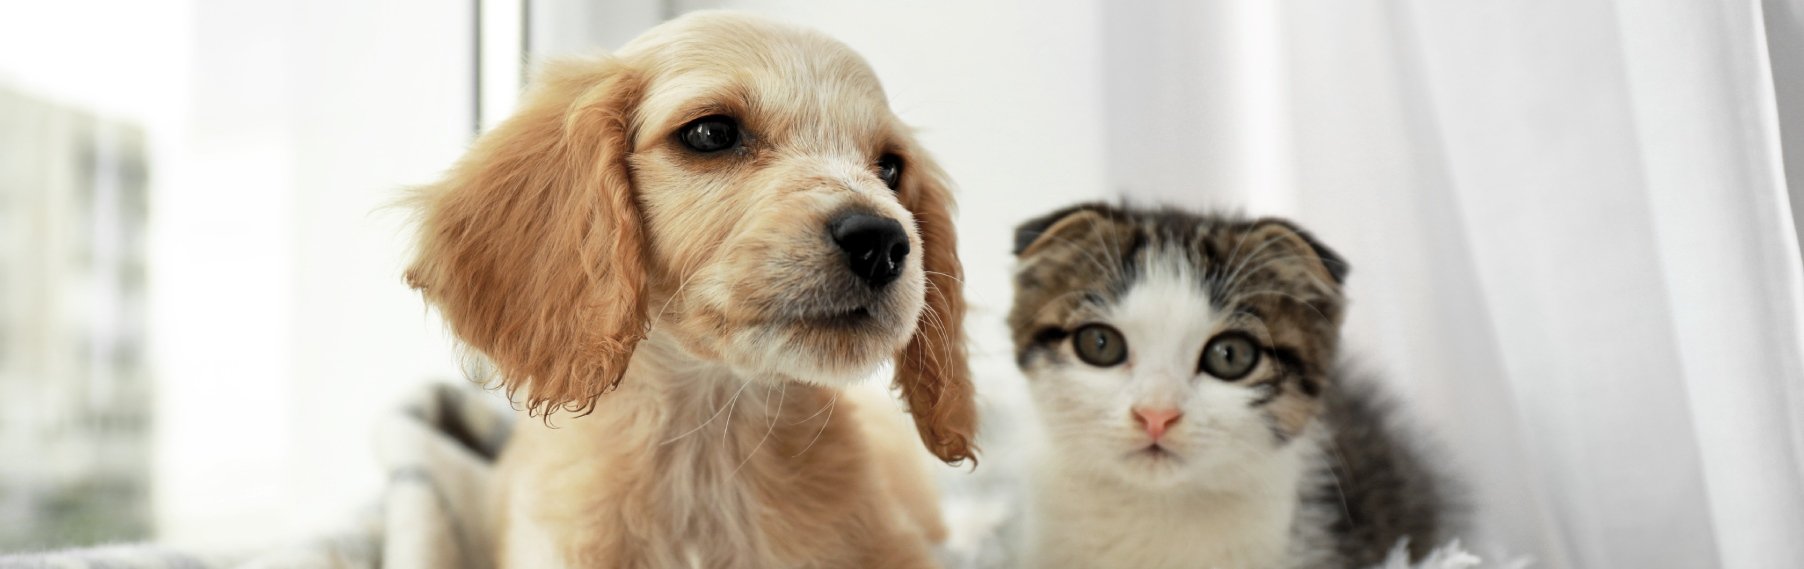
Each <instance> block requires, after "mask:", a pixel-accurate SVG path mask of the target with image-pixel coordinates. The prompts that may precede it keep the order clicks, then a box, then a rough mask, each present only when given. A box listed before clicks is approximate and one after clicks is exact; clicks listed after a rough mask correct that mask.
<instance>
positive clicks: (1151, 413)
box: [1134, 407, 1184, 441]
mask: <svg viewBox="0 0 1804 569" xmlns="http://www.w3.org/2000/svg"><path fill="white" fill-rule="evenodd" d="M1183 416H1184V412H1183V411H1179V410H1177V409H1176V408H1173V407H1165V408H1160V409H1148V408H1146V407H1135V408H1134V420H1136V421H1139V422H1140V426H1141V427H1143V428H1145V429H1146V434H1147V436H1150V437H1152V438H1153V440H1155V441H1156V440H1159V437H1163V436H1165V429H1167V428H1170V427H1171V425H1172V424H1173V423H1177V422H1178V418H1180V417H1183Z"/></svg>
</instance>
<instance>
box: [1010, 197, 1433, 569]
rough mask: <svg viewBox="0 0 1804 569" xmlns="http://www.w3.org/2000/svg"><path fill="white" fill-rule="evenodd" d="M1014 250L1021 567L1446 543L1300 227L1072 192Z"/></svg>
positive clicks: (1335, 271) (1214, 567) (1207, 560)
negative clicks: (1024, 433) (1030, 435)
mask: <svg viewBox="0 0 1804 569" xmlns="http://www.w3.org/2000/svg"><path fill="white" fill-rule="evenodd" d="M1016 254H1017V255H1018V256H1019V258H1020V266H1019V267H1018V269H1017V273H1016V303H1015V307H1014V310H1013V311H1012V312H1011V314H1010V317H1009V323H1010V326H1011V327H1012V328H1013V331H1014V338H1015V347H1016V356H1017V361H1018V363H1019V364H1020V365H1021V367H1022V369H1023V370H1024V371H1026V372H1027V375H1028V377H1029V384H1030V386H1029V387H1030V392H1031V393H1032V394H1033V398H1034V402H1035V406H1036V408H1037V409H1038V410H1039V412H1040V414H1041V417H1042V422H1043V423H1044V425H1045V427H1046V433H1047V445H1048V446H1047V450H1048V452H1046V453H1043V455H1044V456H1043V457H1042V460H1041V461H1040V463H1039V465H1038V468H1037V470H1036V473H1035V477H1034V482H1033V490H1032V491H1031V497H1030V500H1029V503H1030V505H1029V519H1028V522H1027V524H1028V527H1027V534H1028V540H1029V543H1028V544H1027V551H1028V552H1029V553H1028V554H1029V556H1030V557H1029V559H1027V561H1028V564H1027V565H1025V566H1028V567H1045V568H1057V567H1136V568H1159V567H1172V568H1179V567H1183V568H1190V567H1198V568H1211V569H1279V568H1283V569H1327V568H1336V569H1339V568H1349V567H1363V566H1366V565H1368V564H1373V563H1377V562H1379V561H1381V560H1383V559H1384V558H1385V555H1386V553H1388V552H1389V551H1390V550H1391V549H1392V548H1393V546H1395V545H1396V544H1397V543H1398V541H1399V540H1402V539H1406V538H1407V539H1408V540H1410V542H1411V544H1412V547H1411V549H1412V553H1414V554H1415V555H1416V556H1418V557H1419V556H1421V555H1423V554H1424V553H1426V551H1427V550H1428V549H1430V548H1431V547H1432V546H1433V545H1435V544H1437V543H1439V542H1440V541H1441V540H1442V539H1445V538H1447V537H1450V535H1449V534H1450V531H1449V528H1448V526H1449V525H1450V524H1449V517H1450V516H1449V512H1450V510H1451V509H1452V508H1451V507H1450V506H1449V503H1450V502H1451V500H1449V499H1448V498H1449V494H1450V492H1449V490H1448V487H1447V483H1446V481H1445V480H1444V477H1442V476H1439V475H1438V474H1437V473H1436V472H1434V471H1433V469H1431V468H1429V467H1428V466H1427V463H1426V462H1425V461H1424V460H1423V453H1422V452H1421V451H1420V450H1419V449H1417V448H1416V446H1415V445H1414V444H1413V443H1412V439H1411V438H1410V437H1408V436H1407V435H1406V434H1405V433H1404V430H1403V429H1400V428H1399V426H1398V425H1396V424H1395V422H1396V420H1397V419H1396V415H1397V413H1395V412H1393V410H1392V405H1391V404H1390V403H1388V400H1386V399H1385V398H1384V397H1383V396H1382V395H1381V394H1380V393H1379V392H1378V390H1377V385H1376V383H1375V382H1373V381H1369V380H1366V379H1363V378H1361V377H1359V376H1358V375H1357V374H1354V373H1350V372H1349V370H1348V367H1347V366H1346V365H1344V364H1343V363H1342V362H1341V359H1340V356H1339V354H1338V350H1337V348H1338V345H1339V326H1340V321H1341V315H1342V314H1343V312H1344V307H1345V299H1344V298H1343V297H1342V296H1341V281H1342V279H1343V278H1344V277H1345V275H1346V265H1345V262H1344V261H1342V260H1341V259H1340V258H1339V257H1338V256H1337V255H1335V254H1334V253H1333V252H1332V251H1331V250H1329V249H1328V248H1326V247H1324V246H1322V245H1321V244H1320V243H1319V242H1316V241H1315V240H1314V239H1313V238H1312V237H1310V236H1309V235H1308V234H1307V233H1305V232H1303V231H1301V230H1300V229H1298V228H1296V227H1295V226H1294V225H1291V224H1289V223H1287V222H1283V221H1279V220H1269V219H1266V220H1243V219H1238V218H1231V217H1219V216H1198V215H1191V214H1187V213H1183V212H1178V211H1175V210H1134V209H1125V208H1116V207H1111V206H1105V205H1097V204H1087V205H1083V206H1078V207H1074V208H1069V209H1066V210H1062V211H1059V212H1055V213H1053V214H1051V215H1048V216H1045V217H1042V218H1040V219H1036V220H1034V221H1031V222H1028V223H1027V224H1026V225H1024V226H1022V228H1021V229H1020V231H1019V232H1018V234H1017V239H1016ZM1081 344H1094V345H1081ZM1080 348H1082V349H1080ZM1212 350H1215V352H1211V351H1212ZM1212 353H1213V357H1214V358H1216V359H1214V360H1211V357H1212V356H1211V354H1212ZM1255 353H1256V355H1249V354H1255ZM1248 361H1251V362H1252V363H1247V362H1248ZM1224 362H1225V363H1224ZM1229 364H1237V367H1236V365H1229ZM1224 366H1226V367H1224ZM1224 378H1226V379H1224Z"/></svg>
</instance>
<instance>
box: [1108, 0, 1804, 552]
mask: <svg viewBox="0 0 1804 569" xmlns="http://www.w3.org/2000/svg"><path fill="white" fill-rule="evenodd" d="M1222 11H1223V12H1225V13H1235V11H1234V10H1232V9H1224V10H1222ZM1272 17H1274V18H1277V19H1278V21H1277V29H1279V30H1281V32H1280V33H1281V34H1282V36H1283V39H1282V41H1281V42H1280V43H1279V44H1278V45H1280V46H1281V50H1282V51H1281V53H1279V54H1278V56H1279V57H1278V60H1279V61H1281V62H1282V65H1284V66H1286V68H1287V71H1288V72H1287V74H1285V75H1284V76H1283V80H1282V81H1281V82H1279V83H1275V84H1274V85H1272V86H1271V87H1275V88H1277V89H1279V90H1280V91H1281V92H1282V93H1283V94H1284V95H1285V96H1286V101H1287V105H1285V106H1284V107H1282V108H1280V109H1276V110H1264V109H1261V108H1259V107H1257V106H1250V105H1246V104H1244V102H1243V101H1237V100H1233V99H1221V98H1213V99H1212V98H1208V97H1205V96H1201V95H1206V93H1199V94H1198V95H1199V96H1197V97H1184V96H1181V95H1178V96H1174V95H1173V94H1172V93H1165V94H1164V95H1163V96H1162V100H1167V99H1174V98H1175V99H1177V100H1186V101H1193V102H1200V103H1202V104H1216V105H1223V106H1226V107H1227V108H1225V109H1211V110H1209V111H1206V112H1201V113H1199V112H1197V111H1190V112H1189V114H1191V115H1195V114H1204V115H1209V114H1224V113H1226V114H1232V113H1255V114H1256V113H1260V112H1281V113H1285V114H1286V115H1287V116H1286V117H1283V118H1282V119H1281V120H1280V119H1274V120H1268V121H1264V122H1261V121H1257V120H1243V121H1240V122H1239V124H1280V125H1285V124H1287V125H1290V128H1289V129H1288V131H1287V137H1286V138H1285V140H1283V141H1282V143H1281V145H1280V146H1281V147H1282V149H1283V150H1284V152H1285V156H1286V159H1285V160H1281V161H1275V162H1273V165H1272V166H1270V167H1288V168H1290V169H1291V172H1289V173H1288V174H1287V175H1288V178H1286V177H1284V176H1260V175H1257V173H1251V174H1244V175H1241V176H1238V177H1237V178H1236V179H1233V180H1213V179H1210V180H1211V181H1218V182H1219V181H1226V182H1234V181H1237V180H1254V179H1278V180H1283V179H1289V180H1291V181H1292V182H1293V183H1294V185H1292V186H1289V187H1204V188H1201V189H1200V190H1190V191H1186V190H1182V189H1178V190H1173V189H1167V188H1144V187H1142V188H1133V187H1132V186H1131V185H1130V190H1129V193H1130V194H1131V195H1138V196H1143V197H1151V198H1156V199H1164V200H1171V201H1180V202H1187V203H1192V204H1196V205H1204V204H1210V203H1219V202H1221V201H1223V200H1222V199H1221V197H1220V196H1224V195H1225V196H1231V197H1234V198H1235V199H1239V198H1242V197H1244V196H1246V195H1249V194H1251V195H1254V196H1257V195H1262V194H1269V193H1273V192H1278V193H1283V194H1285V195H1286V199H1284V200H1277V201H1276V202H1273V200H1265V201H1266V202H1267V203H1280V204H1294V206H1292V207H1290V208H1288V209H1273V210H1270V211H1259V210H1257V209H1256V210H1255V212H1254V213H1275V214H1287V215H1295V216H1297V217H1299V218H1301V219H1302V221H1303V222H1304V223H1306V224H1308V225H1310V226H1312V227H1317V228H1319V232H1320V233H1321V234H1322V235H1323V236H1324V238H1325V239H1327V240H1328V241H1329V242H1330V243H1335V244H1337V245H1339V246H1340V247H1341V248H1342V249H1343V250H1344V251H1343V252H1345V253H1346V254H1347V255H1348V257H1349V258H1350V259H1351V260H1352V261H1353V264H1354V266H1355V272H1354V281H1353V283H1354V284H1353V285H1352V286H1353V295H1354V297H1355V299H1356V304H1355V308H1354V311H1353V312H1352V314H1351V316H1350V320H1349V323H1348V333H1349V335H1350V336H1352V339H1351V341H1350V342H1349V345H1350V346H1353V349H1355V350H1357V351H1358V352H1359V353H1361V354H1362V355H1364V356H1365V358H1366V359H1367V360H1368V361H1370V362H1372V363H1373V364H1374V365H1376V366H1379V367H1381V368H1383V369H1386V370H1389V371H1390V372H1391V377H1392V378H1393V379H1394V383H1395V384H1396V387H1397V389H1398V390H1399V391H1401V392H1402V393H1403V394H1404V395H1405V396H1406V397H1407V398H1408V399H1410V400H1412V402H1414V403H1416V405H1415V407H1416V409H1417V410H1418V411H1419V412H1420V413H1419V414H1420V415H1422V416H1423V418H1424V420H1425V422H1427V423H1428V424H1429V425H1430V426H1431V427H1432V428H1433V429H1434V431H1435V432H1437V433H1438V434H1439V435H1441V438H1442V439H1443V440H1444V442H1446V443H1448V446H1449V447H1450V448H1452V449H1454V450H1455V454H1456V455H1458V459H1457V460H1458V462H1459V465H1460V466H1461V467H1462V468H1463V469H1464V470H1466V471H1467V472H1468V473H1469V477H1470V479H1471V481H1472V486H1473V488H1474V491H1475V492H1474V495H1475V498H1476V501H1477V505H1478V506H1479V508H1480V511H1481V517H1480V521H1481V524H1480V525H1481V529H1482V530H1483V531H1482V535H1483V537H1484V539H1485V540H1486V541H1488V542H1490V543H1494V544H1497V545H1499V546H1502V547H1504V548H1505V549H1508V550H1512V551H1515V552H1519V553H1527V554H1531V555H1533V556H1535V557H1536V558H1537V559H1538V560H1539V561H1540V562H1539V564H1538V566H1541V567H1553V568H1567V567H1575V568H1576V567H1731V568H1748V569H1752V568H1757V567H1776V566H1784V565H1786V564H1788V563H1795V562H1797V560H1799V559H1804V542H1801V541H1800V540H1798V539H1796V536H1799V535H1804V476H1801V472H1800V469H1799V465H1800V464H1801V463H1804V462H1801V458H1800V456H1799V450H1798V449H1799V448H1800V446H1799V445H1800V440H1799V439H1800V436H1799V428H1798V425H1799V416H1800V415H1799V414H1800V411H1801V410H1804V409H1801V406H1800V404H1799V401H1800V395H1799V392H1800V391H1801V390H1804V367H1801V366H1800V364H1799V355H1798V354H1799V350H1800V347H1801V341H1800V338H1801V337H1800V335H1799V332H1798V330H1799V321H1800V316H1799V314H1800V308H1801V307H1804V303H1801V302H1800V296H1801V295H1800V292H1799V291H1800V289H1801V288H1804V287H1801V285H1800V283H1801V282H1804V279H1800V277H1799V275H1800V262H1799V257H1798V244H1797V241H1796V240H1795V238H1794V233H1793V230H1794V227H1793V220H1792V219H1791V217H1790V215H1791V214H1790V212H1791V206H1790V203H1789V200H1788V198H1787V193H1786V188H1785V182H1784V175H1783V170H1782V166H1781V164H1782V159H1781V155H1780V151H1779V148H1780V146H1779V123H1778V118H1777V117H1778V116H1779V114H1778V113H1777V112H1776V110H1775V105H1776V104H1777V103H1776V102H1775V99H1774V96H1773V80H1772V76H1771V67H1770V62H1769V60H1768V57H1767V43H1766V37H1765V35H1764V33H1763V32H1762V24H1763V21H1762V13H1761V8H1760V6H1759V4H1758V2H1756V1H1755V0H1739V1H1731V0H1723V1H1708V2H1688V1H1681V0H1658V1H1641V0H1636V1H1622V0H1619V1H1610V0H1583V1H1553V0H1537V1H1526V2H1478V3H1473V2H1460V3H1447V2H1433V1H1428V0H1366V1H1349V2H1299V3H1289V4H1286V5H1285V8H1284V9H1282V10H1280V11H1279V12H1278V13H1276V14H1274V15H1273V16H1272ZM1170 27H1171V26H1169V25H1165V26H1149V27H1147V28H1145V29H1140V30H1135V29H1131V28H1129V29H1121V28H1122V26H1120V25H1119V24H1118V23H1117V24H1115V25H1114V29H1112V30H1111V31H1112V32H1113V33H1117V34H1122V35H1129V36H1132V37H1133V38H1134V39H1133V41H1134V42H1135V43H1136V44H1147V45H1155V46H1156V45H1158V44H1159V43H1161V42H1170V43H1173V44H1175V45H1184V46H1191V44H1193V43H1194V42H1196V41H1199V40H1198V39H1197V38H1196V37H1194V36H1186V35H1182V34H1179V35H1177V36H1175V37H1164V38H1159V37H1154V38H1148V37H1146V36H1145V35H1134V34H1136V33H1138V34H1158V33H1161V30H1165V29H1169V28H1170ZM1204 41H1207V40H1204ZM1220 48H1221V49H1224V50H1233V49H1239V50H1246V49H1249V44H1247V43H1245V42H1239V43H1232V44H1224V45H1222V46H1220ZM1252 48H1257V45H1256V44H1255V45H1252ZM1189 49H1194V47H1193V46H1191V47H1189ZM1205 51H1206V50H1205ZM1111 62H1112V63H1116V64H1119V65H1124V66H1132V65H1134V64H1135V62H1133V61H1127V60H1121V59H1112V60H1111ZM1115 74H1117V75H1124V74H1125V75H1131V73H1124V72H1121V71H1116V72H1115ZM1221 79H1222V80H1229V79H1234V77H1232V76H1223V77H1221ZM1198 83H1203V84H1208V81H1202V82H1198ZM1184 85H1185V84H1184V83H1173V84H1172V85H1168V87H1171V88H1178V89H1182V88H1184ZM1124 92H1125V91H1123V90H1117V91H1111V92H1110V99H1109V100H1108V101H1107V102H1108V103H1109V107H1108V108H1110V109H1113V108H1129V109H1132V110H1131V111H1124V113H1128V114H1124V115H1123V116H1124V118H1126V119H1128V120H1129V121H1133V120H1142V119H1143V118H1144V117H1147V116H1186V115H1183V114H1178V113H1174V114H1171V115H1164V114H1163V113H1162V109H1160V108H1158V106H1157V102H1156V101H1145V100H1138V99H1137V98H1136V97H1134V96H1133V95H1132V94H1131V92H1125V93H1126V94H1123V93H1124ZM1105 112H1114V111H1105ZM1128 134H1131V133H1128ZM1210 137H1211V139H1213V140H1224V141H1245V140H1253V138H1251V137H1247V136H1245V135H1244V134H1241V135H1237V134H1235V133H1213V134H1211V135H1210ZM1153 152H1155V153H1156V152H1158V149H1156V148H1155V149H1153ZM1223 155H1232V153H1224V154H1223ZM1134 162H1135V164H1134V165H1135V166H1136V172H1135V174H1134V176H1135V177H1136V178H1139V179H1158V178H1159V173H1158V172H1150V173H1149V172H1146V171H1145V168H1148V167H1151V168H1159V167H1163V168H1167V169H1168V170H1167V172H1168V173H1181V172H1184V171H1188V170H1194V169H1197V168H1198V166H1197V164H1196V163H1195V161H1194V160H1187V159H1186V157H1185V156H1180V155H1176V154H1167V155H1156V154H1155V155H1151V156H1149V155H1145V154H1139V155H1137V156H1135V158H1134ZM1149 165H1150V166H1149ZM1111 166H1116V165H1115V164H1111ZM1213 167H1216V165H1213V164H1207V163H1205V164H1203V165H1202V168H1204V169H1209V168H1213ZM1247 167H1248V165H1247V164H1244V163H1243V164H1234V165H1223V166H1220V168H1221V169H1225V170H1229V171H1237V170H1236V169H1243V168H1247ZM1247 201H1249V202H1252V203H1255V204H1257V203H1260V200H1257V199H1251V200H1247Z"/></svg>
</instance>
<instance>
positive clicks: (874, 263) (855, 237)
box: [827, 213, 908, 288]
mask: <svg viewBox="0 0 1804 569" xmlns="http://www.w3.org/2000/svg"><path fill="white" fill-rule="evenodd" d="M827 232H828V233H831V234H833V242H834V243H837V244H839V248H840V250H842V251H845V252H846V266H847V268H850V269H852V274H854V275H858V278H859V279H862V280H864V282H865V283H867V284H869V285H871V286H873V287H878V288H882V287H883V286H884V285H887V284H889V283H890V282H891V281H894V280H896V277H897V276H899V275H901V274H902V263H903V262H904V261H907V260H908V234H907V233H904V232H903V231H902V224H900V223H896V220H894V219H890V218H887V217H877V216H873V215H865V214H862V213H849V214H845V215H841V216H839V217H837V218H834V219H833V221H832V222H829V223H828V224H827Z"/></svg>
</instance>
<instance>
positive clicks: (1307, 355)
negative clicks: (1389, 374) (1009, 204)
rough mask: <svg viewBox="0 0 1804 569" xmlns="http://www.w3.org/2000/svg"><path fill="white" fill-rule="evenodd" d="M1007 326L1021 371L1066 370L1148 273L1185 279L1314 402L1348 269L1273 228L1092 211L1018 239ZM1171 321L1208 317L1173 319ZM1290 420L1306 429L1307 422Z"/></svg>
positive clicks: (1052, 217) (1315, 246)
mask: <svg viewBox="0 0 1804 569" xmlns="http://www.w3.org/2000/svg"><path fill="white" fill-rule="evenodd" d="M1015 254H1016V255H1017V257H1018V264H1017V268H1016V272H1015V302H1014V307H1013V309H1012V310H1011V311H1010V313H1009V326H1010V328H1011V329H1012V336H1013V339H1014V343H1015V350H1016V358H1017V361H1018V362H1019V363H1020V364H1021V365H1022V366H1023V367H1028V366H1029V365H1030V364H1031V363H1034V360H1035V358H1046V359H1047V360H1048V363H1052V364H1065V363H1068V362H1063V361H1061V360H1060V358H1061V356H1060V354H1059V350H1057V349H1056V348H1057V346H1058V345H1059V342H1061V341H1063V340H1064V339H1065V338H1066V337H1067V336H1068V335H1069V334H1070V333H1071V332H1072V331H1073V330H1074V329H1075V328H1076V327H1078V326H1081V325H1083V324H1086V323H1091V322H1095V321H1097V320H1098V319H1101V318H1103V317H1104V315H1106V314H1108V313H1109V312H1110V310H1111V308H1112V307H1114V306H1116V305H1117V304H1118V303H1120V302H1121V300H1122V299H1123V298H1124V296H1125V295H1126V294H1127V293H1128V292H1130V291H1132V290H1134V288H1135V287H1136V286H1138V285H1140V284H1141V283H1143V282H1144V281H1145V279H1146V278H1147V276H1148V275H1149V274H1152V273H1155V272H1156V273H1158V274H1166V275H1169V274H1183V275H1188V278H1190V279H1192V280H1193V281H1194V282H1193V283H1192V284H1193V285H1194V286H1195V287H1196V292H1199V293H1201V294H1203V295H1206V297H1207V298H1208V301H1209V302H1208V304H1209V305H1210V308H1211V310H1209V311H1208V312H1210V313H1211V314H1212V315H1214V316H1213V317H1214V318H1219V319H1221V320H1222V321H1223V325H1225V326H1237V325H1238V326H1241V327H1244V328H1248V329H1249V332H1250V333H1252V334H1253V335H1255V336H1257V337H1259V338H1260V339H1261V340H1262V341H1263V342H1265V343H1268V344H1270V346H1269V347H1270V348H1272V351H1273V352H1274V353H1276V354H1282V355H1283V357H1284V358H1285V359H1287V360H1290V361H1287V362H1285V364H1286V365H1285V367H1286V368H1287V369H1288V373H1290V374H1294V375H1295V376H1296V377H1294V378H1292V379H1293V380H1294V384H1293V385H1292V387H1293V388H1294V389H1295V390H1296V391H1297V393H1299V394H1302V395H1306V396H1308V397H1310V398H1313V395H1314V392H1315V391H1317V390H1319V389H1320V387H1321V384H1322V382H1324V381H1326V380H1325V379H1324V377H1325V369H1326V368H1327V367H1328V365H1329V364H1330V363H1331V361H1330V360H1332V359H1333V357H1334V352H1335V348H1336V346H1337V344H1338V335H1339V324H1340V321H1341V314H1342V312H1343V307H1344V301H1343V299H1342V297H1341V290H1340V288H1341V287H1340V283H1341V280H1342V279H1343V278H1345V276H1346V264H1345V262H1344V261H1342V260H1341V259H1340V257H1339V256H1338V255H1336V254H1335V253H1334V252H1333V251H1331V250H1329V249H1328V248H1327V247H1325V246H1322V245H1321V244H1320V243H1318V242H1317V241H1315V239H1314V238H1313V237H1311V236H1310V235H1309V234H1308V233H1306V232H1304V231H1302V230H1301V229H1298V228H1297V227H1296V226H1295V225H1292V224H1290V223H1289V222H1285V221H1282V220H1277V219H1269V218H1268V219H1245V218H1240V217H1235V216H1225V215H1198V214H1192V213H1187V212H1183V211H1179V210H1173V209H1129V208H1120V207H1114V206H1107V205H1100V204H1086V205H1081V206H1076V207H1072V208H1068V209H1065V210H1061V211H1058V212H1054V213H1052V214H1049V215H1047V216H1044V217H1041V218H1037V219H1035V220H1032V221H1029V222H1028V223H1026V224H1023V225H1022V226H1021V227H1020V229H1019V230H1018V231H1017V234H1016V240H1015ZM1170 316H1171V317H1172V318H1210V317H1212V316H1211V315H1205V314H1171V315H1170ZM1295 415H1296V416H1294V417H1288V418H1283V419H1285V420H1284V422H1286V423H1295V426H1297V427H1299V428H1300V427H1301V422H1303V421H1305V420H1306V419H1307V413H1301V412H1299V413H1297V414H1295Z"/></svg>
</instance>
